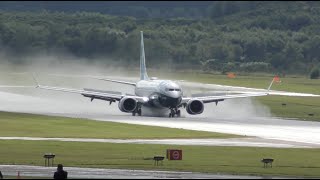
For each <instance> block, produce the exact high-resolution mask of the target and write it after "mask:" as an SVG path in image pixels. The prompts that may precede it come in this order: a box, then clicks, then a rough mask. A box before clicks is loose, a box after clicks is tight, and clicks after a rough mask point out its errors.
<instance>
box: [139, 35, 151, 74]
mask: <svg viewBox="0 0 320 180" xmlns="http://www.w3.org/2000/svg"><path fill="white" fill-rule="evenodd" d="M140 80H149V77H148V74H147V70H146V58H145V54H144V44H143V32H142V31H141V44H140Z"/></svg>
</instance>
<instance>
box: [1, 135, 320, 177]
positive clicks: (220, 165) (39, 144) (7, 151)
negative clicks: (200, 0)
mask: <svg viewBox="0 0 320 180" xmlns="http://www.w3.org/2000/svg"><path fill="white" fill-rule="evenodd" d="M0 147H1V148H0V164H26V165H43V164H44V159H43V157H42V156H43V154H44V153H46V152H52V153H55V154H56V158H55V163H56V164H57V163H62V164H64V166H77V167H97V168H125V169H153V170H155V169H157V170H174V171H193V172H210V173H227V174H240V175H273V176H294V177H320V156H319V153H320V150H319V149H289V148H288V149H287V148H285V149H280V148H254V147H212V146H175V145H148V144H143V145H140V144H139V145H137V144H113V143H83V142H56V141H22V140H0ZM173 148H177V149H182V150H183V160H182V161H168V160H164V162H163V166H154V164H153V161H152V160H145V159H147V158H150V157H153V156H154V155H163V156H165V152H166V149H173ZM267 157H269V158H274V159H275V161H274V162H273V167H272V168H263V164H262V163H261V162H260V160H261V159H262V158H267Z"/></svg>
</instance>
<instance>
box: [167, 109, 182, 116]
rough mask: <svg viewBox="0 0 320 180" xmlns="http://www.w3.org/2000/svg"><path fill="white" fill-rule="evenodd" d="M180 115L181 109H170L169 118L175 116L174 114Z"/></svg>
mask: <svg viewBox="0 0 320 180" xmlns="http://www.w3.org/2000/svg"><path fill="white" fill-rule="evenodd" d="M175 115H176V116H177V117H180V116H181V111H180V110H178V109H170V113H169V118H171V117H174V116H175Z"/></svg>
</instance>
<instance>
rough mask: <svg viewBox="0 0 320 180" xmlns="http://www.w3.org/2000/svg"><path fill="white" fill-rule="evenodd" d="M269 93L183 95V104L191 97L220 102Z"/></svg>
mask: <svg viewBox="0 0 320 180" xmlns="http://www.w3.org/2000/svg"><path fill="white" fill-rule="evenodd" d="M267 95H269V94H268V93H242V94H226V95H217V96H199V97H183V98H182V102H181V103H182V104H184V103H187V102H188V101H189V100H191V99H197V100H201V101H202V102H203V103H211V102H215V103H217V102H219V101H224V100H225V99H235V98H247V97H257V96H267Z"/></svg>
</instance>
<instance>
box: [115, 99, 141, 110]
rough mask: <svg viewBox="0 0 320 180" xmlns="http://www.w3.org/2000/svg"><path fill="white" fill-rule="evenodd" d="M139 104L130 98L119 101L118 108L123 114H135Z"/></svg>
mask: <svg viewBox="0 0 320 180" xmlns="http://www.w3.org/2000/svg"><path fill="white" fill-rule="evenodd" d="M137 105H138V102H137V101H136V100H135V99H133V98H130V97H124V98H122V99H121V100H120V101H119V104H118V107H119V109H120V111H122V112H133V111H134V110H135V109H136V108H137Z"/></svg>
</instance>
